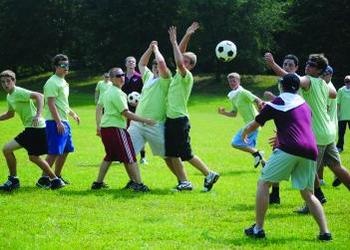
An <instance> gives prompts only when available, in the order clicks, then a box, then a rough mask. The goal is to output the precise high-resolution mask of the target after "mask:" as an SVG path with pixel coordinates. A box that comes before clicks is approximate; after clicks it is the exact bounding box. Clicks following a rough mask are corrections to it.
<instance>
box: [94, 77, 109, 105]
mask: <svg viewBox="0 0 350 250" xmlns="http://www.w3.org/2000/svg"><path fill="white" fill-rule="evenodd" d="M110 86H112V83H111V81H110V78H109V73H108V72H107V73H104V74H103V80H102V81H99V82H98V83H97V85H96V88H95V103H96V104H97V102H98V99H99V97H100V96H101V95H103V94H104V92H106V90H107V89H108V88H109V87H110Z"/></svg>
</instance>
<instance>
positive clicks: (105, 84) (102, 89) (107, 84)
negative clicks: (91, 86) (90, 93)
mask: <svg viewBox="0 0 350 250" xmlns="http://www.w3.org/2000/svg"><path fill="white" fill-rule="evenodd" d="M110 86H112V83H111V82H110V81H108V82H105V81H104V80H102V81H99V82H98V83H97V85H96V89H95V91H98V92H99V93H100V95H103V93H104V92H105V91H106V90H107V89H108V88H109V87H110Z"/></svg>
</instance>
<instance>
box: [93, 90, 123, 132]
mask: <svg viewBox="0 0 350 250" xmlns="http://www.w3.org/2000/svg"><path fill="white" fill-rule="evenodd" d="M97 104H98V105H101V106H102V107H103V108H104V113H103V115H102V119H101V127H102V128H107V127H117V128H126V118H125V117H124V116H123V115H122V112H123V111H124V110H127V109H128V102H127V96H126V94H125V93H124V92H123V91H122V90H121V89H120V88H118V87H116V86H114V85H112V86H111V87H110V88H109V89H108V91H106V92H105V93H104V94H103V95H102V96H100V98H99V99H98V103H97Z"/></svg>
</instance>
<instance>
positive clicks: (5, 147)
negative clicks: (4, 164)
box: [2, 145, 13, 155]
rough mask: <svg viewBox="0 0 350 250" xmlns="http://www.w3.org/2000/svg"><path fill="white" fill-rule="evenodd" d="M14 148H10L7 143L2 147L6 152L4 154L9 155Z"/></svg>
mask: <svg viewBox="0 0 350 250" xmlns="http://www.w3.org/2000/svg"><path fill="white" fill-rule="evenodd" d="M12 151H13V150H12V149H11V148H10V147H8V146H7V145H5V146H4V147H3V148H2V153H3V154H4V155H7V154H10V153H12Z"/></svg>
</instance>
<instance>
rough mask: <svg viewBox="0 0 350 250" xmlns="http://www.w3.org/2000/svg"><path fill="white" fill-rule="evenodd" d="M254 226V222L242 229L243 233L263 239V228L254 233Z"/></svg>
mask: <svg viewBox="0 0 350 250" xmlns="http://www.w3.org/2000/svg"><path fill="white" fill-rule="evenodd" d="M254 227H255V224H254V225H252V226H251V227H249V228H246V229H244V233H245V235H247V236H249V237H252V238H255V239H264V238H265V231H264V229H260V230H259V231H258V232H257V233H255V232H254Z"/></svg>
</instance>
